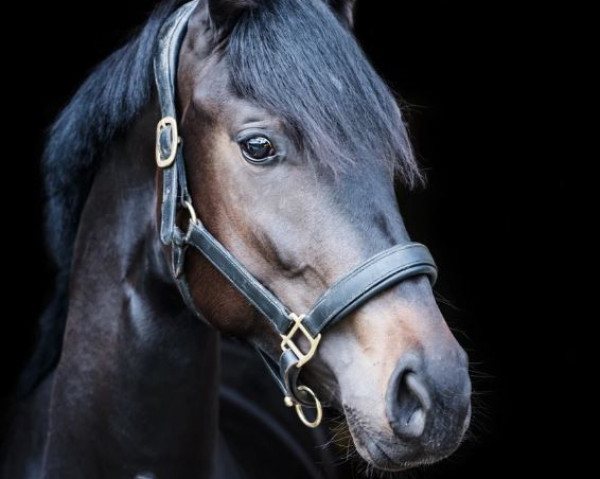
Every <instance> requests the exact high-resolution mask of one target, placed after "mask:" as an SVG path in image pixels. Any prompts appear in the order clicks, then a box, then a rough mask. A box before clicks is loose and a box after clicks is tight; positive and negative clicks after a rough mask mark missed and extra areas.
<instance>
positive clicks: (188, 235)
mask: <svg viewBox="0 0 600 479" xmlns="http://www.w3.org/2000/svg"><path fill="white" fill-rule="evenodd" d="M196 4H197V2H196V1H192V2H190V3H187V4H185V5H183V6H182V7H181V8H180V9H179V10H177V11H176V12H175V13H174V14H173V15H172V16H171V18H170V19H169V20H168V21H167V22H166V23H165V25H164V26H163V28H162V30H161V33H160V38H159V42H158V52H157V55H156V58H155V65H154V69H155V76H156V86H157V91H158V99H159V103H160V108H161V114H162V119H161V120H160V122H159V123H158V127H157V133H156V161H157V164H158V166H159V168H160V169H161V170H162V180H163V187H162V188H163V190H162V204H161V221H160V239H161V241H162V242H163V243H164V244H165V245H168V246H170V247H171V250H172V269H173V274H174V276H175V280H176V283H177V286H178V287H179V290H180V291H181V294H182V296H183V298H184V300H185V301H186V303H187V305H188V306H189V307H190V309H191V310H192V311H194V313H195V314H196V315H197V316H198V317H199V318H201V319H203V320H204V318H203V316H202V314H201V313H200V312H199V311H198V310H197V308H196V307H195V305H194V301H193V298H192V295H191V293H190V289H189V286H188V283H187V281H186V278H185V274H184V261H185V255H186V250H187V248H188V247H193V248H194V249H196V250H198V251H199V252H200V253H201V254H202V255H203V256H204V257H205V258H206V259H207V260H208V261H209V262H210V263H211V264H212V265H213V266H214V267H215V268H216V269H217V270H218V271H219V272H220V273H221V274H222V275H223V276H224V277H225V278H227V280H228V281H229V282H230V283H231V284H232V285H233V286H234V287H235V288H236V289H237V290H238V291H239V292H240V293H241V294H242V295H243V296H244V297H245V298H246V299H247V300H248V301H249V302H250V303H251V304H252V305H253V306H254V307H255V308H256V309H257V310H258V311H259V312H260V313H261V314H262V315H263V316H264V317H265V318H267V320H269V321H270V322H271V323H272V324H273V326H274V327H275V328H276V329H277V331H278V332H279V333H280V334H281V337H282V342H281V347H282V350H283V352H282V355H281V357H280V360H279V364H278V365H277V364H276V363H275V362H274V361H273V360H272V359H271V358H270V357H268V356H266V355H265V354H264V353H263V352H261V355H262V356H263V358H265V361H266V362H267V365H268V366H269V369H270V371H271V372H272V374H273V376H274V378H275V379H276V380H277V382H278V384H279V385H280V387H281V389H282V390H283V392H284V394H285V401H286V404H287V405H289V406H295V407H296V411H297V412H298V415H299V417H300V419H301V420H302V421H303V422H304V423H305V424H306V425H308V426H311V427H316V426H317V425H318V424H319V423H320V421H321V404H320V402H319V400H318V399H317V397H316V395H315V394H314V392H313V391H312V390H311V389H310V388H308V387H307V386H305V385H300V384H299V381H298V379H299V375H300V371H301V368H302V366H304V365H305V364H306V363H307V362H308V361H310V359H311V358H312V357H313V355H314V354H315V353H316V351H317V348H318V345H319V341H320V339H321V333H322V332H323V331H325V330H326V329H327V328H329V327H331V326H333V325H334V324H336V323H337V322H339V321H340V320H342V319H344V318H345V317H346V316H348V315H349V314H350V313H352V312H353V311H355V310H356V309H357V308H359V307H360V306H361V305H362V304H364V303H365V302H366V301H368V300H369V299H371V298H372V297H374V296H376V295H377V294H379V293H380V292H382V291H384V290H385V289H388V288H390V287H391V286H394V285H395V284H398V283H400V282H401V281H404V280H406V279H408V278H412V277H415V276H420V275H427V276H428V277H429V279H430V280H431V282H432V283H434V282H435V280H436V276H437V268H436V266H435V262H434V261H433V258H432V257H431V254H430V253H429V251H428V249H427V248H426V247H425V246H423V245H421V244H418V243H408V244H405V245H399V246H394V247H393V248H390V249H388V250H385V251H382V252H381V253H379V254H377V255H375V256H373V257H372V258H370V259H368V260H367V261H365V262H364V263H362V264H361V265H359V266H357V267H356V268H355V269H354V270H352V271H351V272H350V273H349V274H348V275H346V276H344V277H343V278H341V279H340V280H339V281H337V282H336V283H335V284H334V285H332V286H331V287H330V288H329V289H328V290H327V291H325V292H324V293H323V295H322V296H321V297H320V299H319V300H318V301H317V302H316V304H315V305H314V306H313V308H312V309H311V310H310V311H309V312H308V313H307V314H305V315H296V314H294V313H293V312H291V311H290V310H289V309H288V308H287V307H286V306H285V305H284V304H283V303H282V302H281V301H280V300H279V299H278V298H277V297H276V296H275V295H274V294H273V293H272V292H270V291H269V290H268V289H267V288H265V287H264V286H263V285H262V284H261V283H260V282H259V281H258V280H256V278H254V276H253V275H252V274H251V273H250V272H249V271H248V270H247V269H246V268H245V267H244V266H243V265H242V264H241V263H240V262H239V261H238V260H237V259H236V258H235V257H234V256H233V255H232V254H231V253H230V252H229V251H228V250H227V249H226V248H225V247H224V246H223V245H222V244H221V243H219V241H218V240H217V239H216V238H215V237H214V236H212V235H211V234H210V232H209V231H208V230H207V229H206V228H205V227H204V225H203V224H202V222H201V221H200V220H199V219H198V218H197V217H196V213H195V210H194V208H193V206H192V199H191V197H190V194H189V191H188V187H187V181H186V170H185V163H184V159H183V149H182V147H181V139H180V137H179V134H178V130H177V119H176V118H177V111H176V105H175V81H176V74H177V59H178V55H179V50H180V46H181V42H182V40H183V38H184V36H185V33H186V31H187V22H188V20H189V17H190V15H191V13H192V11H193V9H194V7H195V5H196ZM180 209H182V210H187V211H188V213H189V216H190V221H189V225H188V228H187V231H183V230H181V229H180V228H179V227H178V226H177V224H176V221H175V219H176V213H177V211H178V210H180ZM299 335H302V336H304V337H305V338H306V340H307V341H308V344H309V348H308V351H305V350H302V349H301V348H300V347H299V346H298V344H297V337H298V336H299ZM302 406H309V407H316V408H317V411H316V419H314V420H313V421H309V420H307V419H306V417H305V416H304V413H303V410H302Z"/></svg>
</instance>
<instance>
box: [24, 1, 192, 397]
mask: <svg viewBox="0 0 600 479" xmlns="http://www.w3.org/2000/svg"><path fill="white" fill-rule="evenodd" d="M185 1H186V0H167V1H166V2H163V3H161V4H160V5H159V6H158V7H157V8H156V10H155V11H154V12H153V14H152V15H151V16H150V19H149V20H148V22H147V23H146V25H145V26H144V28H143V29H142V30H141V31H140V33H139V34H138V35H137V36H136V37H135V38H134V39H133V40H132V41H131V42H129V43H128V44H127V45H125V46H124V47H122V48H121V49H119V50H117V51H116V52H115V53H113V54H112V55H111V56H109V57H108V58H107V59H106V60H105V61H104V62H102V63H101V64H100V65H99V66H98V68H96V70H95V71H94V72H93V73H92V74H91V75H90V76H89V77H88V79H87V80H86V81H85V82H84V83H83V85H82V86H81V87H80V88H79V90H78V91H77V93H75V95H74V96H73V98H72V100H71V101H70V103H69V104H68V105H67V107H66V108H65V109H64V110H63V111H62V112H61V113H60V115H59V116H58V118H57V119H56V121H55V123H54V125H53V126H52V128H51V130H50V134H49V136H48V141H47V144H46V149H45V151H44V156H43V158H42V168H43V173H44V183H45V188H46V195H47V196H46V201H47V203H46V240H47V242H48V249H49V251H50V254H51V255H52V258H53V260H54V262H55V264H56V267H57V270H58V276H57V281H56V291H55V295H54V298H53V300H52V302H51V303H50V305H49V307H48V308H47V310H46V311H45V313H44V315H43V317H42V318H41V321H40V333H39V344H38V345H37V347H36V350H35V353H34V356H33V357H32V359H31V361H30V363H29V365H28V366H27V368H26V369H25V370H24V371H23V375H22V377H21V383H20V387H19V392H20V394H21V395H24V394H27V393H29V392H30V391H31V390H32V388H33V387H34V386H35V385H36V384H37V382H39V381H40V380H41V379H42V378H43V377H44V375H45V373H46V372H48V371H49V370H51V369H52V368H53V367H54V366H55V364H56V361H57V360H58V357H59V354H60V348H61V344H62V335H63V331H64V322H65V319H66V313H67V311H66V302H67V288H68V281H69V270H70V266H71V257H72V255H73V246H74V242H75V236H76V234H77V228H78V225H79V219H80V215H81V211H82V209H83V206H84V204H85V201H86V198H87V195H88V193H89V189H90V187H91V184H92V180H93V177H94V173H95V171H96V169H97V167H98V165H99V163H100V162H101V161H102V158H103V156H104V152H105V151H106V148H107V147H108V146H109V145H110V144H111V143H112V142H113V140H114V139H115V138H116V137H117V136H118V135H121V134H124V133H125V132H126V130H127V128H128V127H129V126H131V124H132V123H133V122H134V121H135V120H136V119H137V117H138V115H139V114H140V113H141V112H142V110H143V109H144V107H146V106H147V105H148V103H149V102H150V100H151V98H152V92H153V85H154V77H153V68H152V64H153V62H152V60H153V56H154V51H155V49H156V42H157V37H158V31H159V29H160V27H161V26H162V24H163V23H164V21H165V20H166V19H167V18H168V17H169V15H170V14H171V13H172V12H173V11H175V10H176V9H177V7H179V6H180V5H182V4H183V3H185Z"/></svg>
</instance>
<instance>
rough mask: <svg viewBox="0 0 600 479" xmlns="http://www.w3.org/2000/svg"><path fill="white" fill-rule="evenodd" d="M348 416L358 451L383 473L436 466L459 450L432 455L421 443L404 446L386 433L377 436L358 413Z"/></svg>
mask: <svg viewBox="0 0 600 479" xmlns="http://www.w3.org/2000/svg"><path fill="white" fill-rule="evenodd" d="M346 417H347V424H348V430H349V432H350V434H351V436H352V439H353V441H354V446H355V448H356V451H357V452H358V454H359V455H360V457H361V458H362V459H363V460H365V461H366V462H367V463H368V464H369V465H370V466H372V467H374V468H375V469H378V470H381V471H388V472H401V471H406V470H408V469H413V468H415V467H419V466H425V465H429V464H433V463H435V462H438V461H440V460H442V459H444V458H446V457H448V456H449V455H450V454H452V452H454V450H455V448H452V450H447V451H437V453H435V454H432V453H431V451H430V452H429V453H428V452H427V451H425V450H424V448H422V447H419V445H417V444H404V443H402V442H400V441H399V440H398V439H397V438H394V437H393V436H390V435H388V434H386V433H385V432H381V433H377V432H376V431H375V428H374V427H371V426H369V425H368V424H366V423H365V422H364V421H362V420H360V419H358V418H357V417H356V414H351V415H348V414H347V415H346Z"/></svg>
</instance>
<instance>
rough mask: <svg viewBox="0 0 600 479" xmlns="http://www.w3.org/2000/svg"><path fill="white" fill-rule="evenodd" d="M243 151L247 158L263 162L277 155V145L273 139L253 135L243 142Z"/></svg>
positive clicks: (255, 161) (254, 161)
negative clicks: (274, 144) (272, 141)
mask: <svg viewBox="0 0 600 479" xmlns="http://www.w3.org/2000/svg"><path fill="white" fill-rule="evenodd" d="M241 147H242V152H243V153H244V156H245V157H246V159H247V160H249V161H251V162H253V163H261V162H263V161H266V160H270V159H271V158H273V157H274V156H275V155H276V153H277V152H276V151H275V147H274V146H273V143H271V140H269V139H268V138H265V137H264V136H253V137H252V138H248V139H247V140H244V141H242V142H241Z"/></svg>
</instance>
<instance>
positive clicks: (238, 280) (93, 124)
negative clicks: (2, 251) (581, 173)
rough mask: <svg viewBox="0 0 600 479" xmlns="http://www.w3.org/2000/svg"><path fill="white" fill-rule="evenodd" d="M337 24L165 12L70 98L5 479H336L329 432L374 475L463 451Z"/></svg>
mask: <svg viewBox="0 0 600 479" xmlns="http://www.w3.org/2000/svg"><path fill="white" fill-rule="evenodd" d="M353 12H354V0H193V1H191V2H189V3H186V1H185V0H166V1H164V2H162V3H160V4H159V5H158V6H157V7H156V9H155V11H154V12H153V14H152V15H151V16H150V18H149V20H148V22H147V23H146V25H145V26H144V27H143V28H142V29H141V30H140V32H139V33H138V34H137V35H136V36H135V37H134V38H133V39H132V40H131V41H130V42H129V43H128V44H126V45H125V46H124V47H123V48H121V49H120V50H118V51H117V52H115V53H114V54H112V55H111V56H110V57H109V58H108V59H106V60H105V61H104V62H103V63H102V64H100V66H99V67H98V68H97V69H96V70H95V71H94V72H93V73H92V74H91V75H90V76H89V78H88V79H87V80H86V81H85V82H84V84H83V85H82V86H81V88H80V89H79V90H78V91H77V93H76V94H75V95H74V97H73V99H72V100H71V102H70V103H69V104H68V106H67V107H66V108H65V109H64V110H63V111H62V113H61V114H60V115H59V117H58V118H57V120H56V122H55V123H54V125H53V127H52V129H51V132H50V134H49V138H48V142H47V146H46V149H45V153H44V158H43V166H44V173H45V183H46V190H47V237H48V238H47V239H48V245H49V250H50V252H51V254H52V257H53V260H54V262H55V263H56V266H57V278H56V285H55V286H56V293H55V296H54V299H53V300H52V302H51V303H50V305H49V307H48V308H47V310H46V312H45V313H44V315H43V317H42V318H41V323H40V324H41V333H40V340H39V344H38V346H37V348H36V350H35V353H34V355H33V357H32V358H31V360H30V363H29V365H28V366H27V367H26V369H25V370H24V371H23V374H22V377H21V382H20V398H21V399H20V403H19V407H18V410H17V413H16V414H15V415H14V418H13V419H14V420H13V427H12V428H11V429H10V431H9V432H8V433H7V435H6V437H5V441H4V444H5V446H4V451H3V460H2V474H3V477H6V478H11V479H19V478H38V477H42V478H45V479H53V478H80V477H86V478H105V477H110V478H132V477H135V478H139V479H143V478H178V477H186V478H188V477H199V478H215V477H227V478H236V477H263V478H264V477H275V476H280V475H286V476H289V477H338V472H337V471H336V467H335V462H336V461H337V459H336V457H335V450H334V451H333V452H332V451H329V450H328V449H327V448H324V449H323V448H321V449H316V447H317V446H319V445H322V444H323V443H325V442H327V441H330V442H331V441H333V442H335V437H333V438H332V437H331V431H330V430H329V429H328V427H327V425H326V422H327V421H328V420H329V419H331V418H334V416H337V421H338V422H339V423H340V424H342V426H343V428H344V429H346V430H347V432H348V437H349V438H350V440H351V442H352V443H353V447H354V448H355V449H356V451H357V453H358V455H359V456H360V457H361V458H362V459H363V460H364V461H366V463H367V464H369V465H370V467H372V468H374V469H377V470H384V471H401V470H405V469H409V468H413V467H416V466H419V465H423V464H430V463H433V462H435V461H439V460H441V459H443V458H445V457H447V456H449V455H450V454H452V453H453V452H454V451H455V450H456V449H457V447H458V446H459V445H460V442H461V440H462V438H463V436H464V434H465V432H466V430H467V428H468V425H469V421H470V414H471V406H470V395H471V386H470V380H469V374H468V359H467V356H466V354H465V352H464V350H463V349H462V348H461V347H460V345H459V344H458V342H457V340H456V339H455V338H454V336H453V335H452V333H451V332H450V329H449V327H448V326H447V324H446V322H445V321H444V318H443V317H442V314H441V312H440V310H439V308H438V306H437V304H436V301H435V298H434V294H433V290H432V283H433V281H434V280H435V275H436V271H437V270H436V267H435V263H434V262H433V259H432V258H431V256H430V254H429V252H428V251H427V249H426V248H425V247H424V246H422V245H419V244H416V243H412V242H411V241H410V239H409V236H408V233H407V231H406V228H405V226H404V224H403V220H402V217H401V215H400V212H399V205H398V201H397V197H396V193H395V187H396V184H399V185H400V187H402V188H405V189H407V190H410V189H411V188H413V187H415V186H417V185H420V184H422V182H423V175H422V173H421V171H420V169H419V166H418V164H417V162H416V161H415V158H414V154H413V150H412V147H411V144H410V140H409V137H408V132H407V128H406V125H405V123H404V119H403V116H402V112H401V109H400V107H399V106H398V104H397V102H396V100H395V98H394V96H393V94H392V93H391V92H390V90H389V88H388V87H387V86H386V85H385V83H384V81H383V80H382V79H381V78H380V77H379V76H378V75H377V73H376V72H375V71H374V69H373V68H372V66H371V65H370V64H369V62H368V60H367V59H366V57H365V55H364V53H363V52H362V51H361V49H360V47H359V45H358V43H357V41H356V39H355V37H354V35H353V23H354V18H353ZM296 313H304V314H296ZM244 344H248V345H251V346H252V348H255V349H256V350H258V351H259V353H260V355H262V356H263V357H264V361H265V362H266V363H267V366H268V367H267V371H268V372H267V373H264V374H263V373H262V372H261V373H258V372H257V368H258V367H259V366H258V365H259V364H260V361H259V360H257V359H255V355H254V352H253V351H252V350H251V349H249V348H248V347H246V346H244ZM256 357H258V356H256ZM269 372H270V373H271V374H272V376H273V377H274V378H275V379H276V381H275V382H273V384H271V383H270V382H266V381H267V379H268V380H269V381H270V378H269V374H268V373H269ZM264 378H266V379H264ZM277 386H279V387H280V388H281V390H282V391H283V393H284V396H285V400H282V398H281V397H280V396H279V394H277ZM323 407H325V413H323ZM294 411H295V413H296V414H297V416H298V418H299V419H300V421H301V422H302V423H304V424H306V425H307V426H309V428H306V427H305V426H304V425H303V424H302V423H301V422H300V421H297V418H296V417H295V415H294ZM323 415H324V417H325V419H324V420H325V423H323V422H322V421H323ZM240 426H241V427H240ZM246 426H248V427H246Z"/></svg>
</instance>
